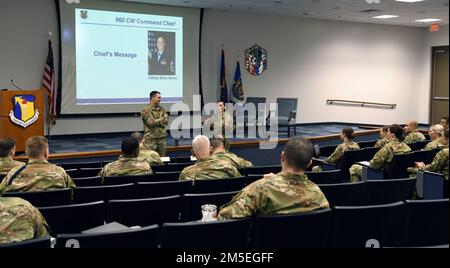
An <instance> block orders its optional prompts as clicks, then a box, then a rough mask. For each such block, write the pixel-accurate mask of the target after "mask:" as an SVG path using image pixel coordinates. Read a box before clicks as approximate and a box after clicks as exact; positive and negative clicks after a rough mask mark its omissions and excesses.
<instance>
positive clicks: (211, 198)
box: [181, 191, 239, 222]
mask: <svg viewBox="0 0 450 268" xmlns="http://www.w3.org/2000/svg"><path fill="white" fill-rule="evenodd" d="M237 193H239V192H238V191H235V192H223V193H212V194H185V195H184V196H183V205H184V209H183V212H182V213H181V218H182V221H185V222H188V221H196V220H200V219H201V218H202V212H201V206H202V205H206V204H211V205H216V206H217V212H219V209H220V207H221V206H223V205H225V204H227V203H228V202H230V201H231V199H233V196H235V195H236V194H237Z"/></svg>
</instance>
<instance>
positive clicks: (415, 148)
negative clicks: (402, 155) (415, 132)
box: [408, 140, 430, 151]
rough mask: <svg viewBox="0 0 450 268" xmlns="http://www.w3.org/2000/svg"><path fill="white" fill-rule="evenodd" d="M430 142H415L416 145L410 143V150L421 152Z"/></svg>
mask: <svg viewBox="0 0 450 268" xmlns="http://www.w3.org/2000/svg"><path fill="white" fill-rule="evenodd" d="M429 142H430V141H429V140H428V141H427V140H425V141H418V142H414V143H408V146H409V148H411V151H418V150H421V149H423V148H425V146H426V145H427V144H428V143H429Z"/></svg>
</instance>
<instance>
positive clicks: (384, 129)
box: [374, 126, 390, 148]
mask: <svg viewBox="0 0 450 268" xmlns="http://www.w3.org/2000/svg"><path fill="white" fill-rule="evenodd" d="M388 128H389V126H384V127H382V128H380V139H379V140H378V141H377V142H376V143H375V145H374V147H376V148H382V147H383V146H385V145H386V144H388V143H389V142H390V140H389V139H388V138H387V137H386V135H387V131H388Z"/></svg>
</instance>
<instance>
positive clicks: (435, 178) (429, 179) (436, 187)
mask: <svg viewBox="0 0 450 268" xmlns="http://www.w3.org/2000/svg"><path fill="white" fill-rule="evenodd" d="M444 180H445V178H444V175H442V174H440V173H436V172H430V171H423V172H422V171H419V172H417V181H416V191H417V196H419V197H420V198H423V199H425V200H430V199H442V198H444Z"/></svg>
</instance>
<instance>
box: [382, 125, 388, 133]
mask: <svg viewBox="0 0 450 268" xmlns="http://www.w3.org/2000/svg"><path fill="white" fill-rule="evenodd" d="M388 129H389V126H384V127H382V128H381V130H382V131H383V132H387V131H388Z"/></svg>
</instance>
